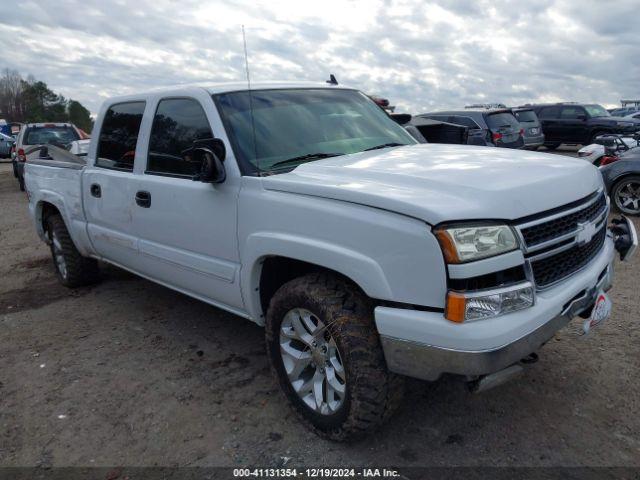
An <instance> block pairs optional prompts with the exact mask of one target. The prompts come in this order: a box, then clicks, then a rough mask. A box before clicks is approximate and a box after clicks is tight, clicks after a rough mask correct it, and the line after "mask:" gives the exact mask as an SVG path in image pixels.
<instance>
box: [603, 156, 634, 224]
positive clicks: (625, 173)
mask: <svg viewBox="0 0 640 480" xmlns="http://www.w3.org/2000/svg"><path fill="white" fill-rule="evenodd" d="M618 158H619V159H618V160H616V161H615V162H613V163H609V164H608V165H605V166H604V167H600V172H601V173H602V178H603V179H604V183H605V185H606V186H607V192H609V196H610V197H611V201H612V202H613V204H614V205H615V207H616V208H617V209H618V210H620V211H621V212H622V213H626V214H629V215H640V147H636V148H632V149H630V150H627V151H626V152H623V153H620V154H618Z"/></svg>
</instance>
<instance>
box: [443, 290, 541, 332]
mask: <svg viewBox="0 0 640 480" xmlns="http://www.w3.org/2000/svg"><path fill="white" fill-rule="evenodd" d="M533 302H534V296H533V286H532V285H531V283H530V282H523V283H520V284H518V285H514V286H511V287H505V288H500V289H495V290H489V291H478V292H456V291H449V293H448V294H447V308H446V310H445V317H446V318H447V320H451V321H452V322H456V323H461V322H465V321H466V322H471V321H473V320H483V319H486V318H493V317H498V316H500V315H504V314H506V313H512V312H517V311H518V310H523V309H525V308H528V307H531V306H532V305H533Z"/></svg>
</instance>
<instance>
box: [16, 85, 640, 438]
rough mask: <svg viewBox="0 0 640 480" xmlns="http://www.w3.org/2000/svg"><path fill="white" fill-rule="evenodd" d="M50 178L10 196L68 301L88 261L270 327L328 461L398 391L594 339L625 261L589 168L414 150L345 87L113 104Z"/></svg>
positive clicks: (41, 174)
mask: <svg viewBox="0 0 640 480" xmlns="http://www.w3.org/2000/svg"><path fill="white" fill-rule="evenodd" d="M51 148H53V149H55V147H51ZM51 157H52V151H48V152H47V158H46V159H37V158H35V159H31V158H30V159H29V160H28V161H27V166H26V186H27V190H28V194H29V199H30V211H31V214H32V216H33V220H34V221H35V226H36V228H37V231H38V233H39V235H40V236H41V238H42V239H43V240H44V241H45V242H47V243H48V244H49V245H50V246H51V251H52V254H53V258H54V264H55V267H56V271H57V273H58V275H59V278H60V280H61V281H62V283H64V284H65V285H67V286H69V287H74V286H78V285H82V284H84V283H87V282H91V281H94V280H95V279H96V275H97V274H98V263H97V261H98V260H100V261H104V262H108V263H111V264H113V265H117V266H119V267H122V268H125V269H127V270H130V271H132V272H135V273H136V274H139V275H141V276H143V277H145V278H148V279H150V280H153V281H155V282H158V283H160V284H163V285H166V286H167V287H169V288H173V289H175V290H178V291H180V292H184V293H185V294H187V295H191V296H192V297H195V298H198V299H200V300H203V301H205V302H208V303H210V304H212V305H215V306H217V307H220V308H222V309H225V310H228V311H230V312H233V313H235V314H237V315H238V316H239V317H244V318H247V319H250V320H252V321H254V322H256V323H258V324H260V325H264V326H265V330H266V344H267V351H268V357H269V359H270V362H271V365H272V368H273V370H274V372H275V374H276V376H277V378H278V380H279V383H280V386H281V388H282V390H283V392H284V393H285V395H286V397H287V398H288V399H289V401H290V402H291V404H292V405H293V407H294V409H295V410H296V412H297V413H298V414H299V416H300V418H301V419H302V420H303V422H305V423H306V424H307V425H308V426H310V427H311V428H313V429H314V430H315V431H316V432H317V433H319V434H320V435H323V436H325V437H327V438H331V439H334V440H344V439H348V438H352V437H356V436H359V435H362V434H365V433H367V432H369V431H371V430H372V429H373V428H375V427H376V426H378V425H379V424H380V423H381V422H382V421H383V420H384V419H385V418H387V417H388V415H389V413H390V412H391V411H392V410H393V407H394V405H396V404H397V403H398V402H397V401H398V399H399V398H400V397H401V393H402V383H403V382H402V379H403V376H411V377H417V378H420V379H425V380H435V379H437V378H438V377H440V376H441V375H442V374H444V373H447V374H456V375H460V376H462V378H463V379H464V380H465V381H467V382H470V384H471V385H473V387H474V388H476V389H483V388H487V387H489V386H492V385H495V384H498V383H500V382H502V381H504V380H506V379H507V378H510V377H511V376H513V375H514V374H515V373H517V372H519V371H520V370H521V368H522V364H523V363H531V362H532V361H533V360H535V358H537V357H536V356H535V353H534V352H536V351H537V350H538V348H539V347H540V346H541V345H543V344H544V343H545V342H546V341H548V340H549V339H550V338H551V337H552V336H553V335H554V334H555V333H556V331H557V330H559V329H560V328H562V327H563V326H565V325H566V324H567V323H568V322H569V321H570V320H571V319H572V318H573V317H574V316H576V315H578V314H581V315H582V316H584V317H586V318H587V319H588V320H587V321H586V322H585V326H584V328H585V330H588V329H589V328H590V327H591V326H593V325H595V324H597V323H599V322H600V321H602V320H603V319H604V318H605V317H606V316H607V314H608V311H609V309H610V303H609V301H608V299H607V295H606V294H605V293H604V292H606V291H607V290H608V289H609V288H610V287H611V283H612V274H613V269H612V265H613V264H612V262H613V260H614V256H615V251H616V250H618V251H619V252H620V255H621V257H622V258H623V259H624V258H626V257H629V256H630V255H631V254H632V253H633V251H634V249H635V246H636V245H637V239H636V234H635V230H634V228H633V225H632V224H631V223H629V222H628V221H627V220H626V219H624V218H622V219H620V220H617V221H615V222H614V224H613V226H612V227H608V226H607V218H608V213H609V200H608V198H607V196H606V194H605V192H604V190H603V182H602V178H601V176H600V173H599V171H598V170H597V169H596V168H595V167H593V166H592V165H589V164H588V163H586V162H584V161H582V160H577V159H576V160H574V159H567V158H566V157H563V158H562V159H560V158H558V157H554V156H552V155H549V154H541V153H533V152H523V151H514V150H508V149H500V148H486V147H475V146H461V145H434V144H418V143H416V141H415V140H414V139H413V138H412V137H411V136H410V135H409V134H407V132H406V131H405V130H404V129H403V128H402V127H400V126H399V125H397V124H396V123H394V122H393V121H392V120H391V119H390V118H389V117H388V116H387V114H386V113H385V112H383V111H382V110H381V109H380V108H379V107H378V106H376V105H375V104H374V103H373V102H372V101H371V100H370V99H369V98H367V97H366V96H365V95H364V94H362V93H360V92H359V91H357V90H354V89H349V88H344V87H341V86H340V87H339V86H328V85H325V84H323V85H317V84H263V85H259V86H257V87H255V86H254V88H253V89H252V90H247V88H246V85H217V86H211V87H207V88H201V87H188V88H186V87H184V88H176V89H169V90H164V91H154V92H152V93H145V94H140V95H130V96H125V97H120V98H114V99H111V100H108V101H107V102H105V103H104V105H103V106H102V108H101V111H100V113H99V115H98V118H97V120H96V124H95V130H94V136H93V139H92V140H91V145H90V149H89V154H88V155H87V157H86V164H85V161H84V160H82V159H81V158H79V157H76V156H74V155H69V161H68V162H65V161H64V159H63V160H60V159H59V158H58V159H55V158H54V159H53V160H52V159H51ZM53 157H55V155H53ZM523 360H524V362H523ZM575 361H579V359H575Z"/></svg>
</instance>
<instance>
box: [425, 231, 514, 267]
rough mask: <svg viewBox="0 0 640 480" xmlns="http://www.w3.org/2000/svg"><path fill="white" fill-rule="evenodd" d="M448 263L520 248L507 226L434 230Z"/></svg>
mask: <svg viewBox="0 0 640 480" xmlns="http://www.w3.org/2000/svg"><path fill="white" fill-rule="evenodd" d="M434 233H435V235H436V237H437V238H438V241H439V242H440V246H441V248H442V252H443V253H444V257H445V260H446V261H447V263H463V262H469V261H471V260H478V259H481V258H487V257H492V256H494V255H500V254H501V253H505V252H510V251H511V250H515V249H516V248H518V242H517V241H516V237H515V235H514V234H513V231H512V230H511V228H510V227H508V226H507V225H478V226H451V227H447V226H444V227H439V228H437V229H435V230H434Z"/></svg>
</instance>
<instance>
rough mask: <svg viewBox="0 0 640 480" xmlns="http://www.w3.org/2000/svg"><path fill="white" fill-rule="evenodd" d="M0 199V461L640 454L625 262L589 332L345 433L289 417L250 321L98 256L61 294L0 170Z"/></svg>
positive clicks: (588, 461) (534, 461) (634, 271)
mask: <svg viewBox="0 0 640 480" xmlns="http://www.w3.org/2000/svg"><path fill="white" fill-rule="evenodd" d="M565 154H570V152H565ZM0 205H1V208H2V213H1V216H0V245H1V251H0V258H1V261H0V466H3V467H7V466H41V467H50V466H119V465H120V466H130V465H137V466H239V465H254V466H262V467H268V466H279V465H283V464H285V463H286V464H287V466H291V465H298V466H300V465H307V466H325V465H326V466H346V465H359V466H388V465H394V466H418V465H419V466H451V465H471V466H473V465H488V466H523V465H526V466H558V465H562V466H576V465H588V466H636V467H638V466H640V400H639V398H640V382H639V381H638V380H639V379H640V378H639V377H640V373H639V372H640V368H639V367H640V356H639V345H640V332H639V329H638V321H637V314H638V305H639V304H640V294H639V293H638V286H637V285H638V284H637V283H635V282H636V281H637V278H638V268H639V261H640V260H638V258H636V259H635V260H634V262H633V263H631V264H628V265H621V264H618V265H617V267H618V268H617V279H616V286H615V288H614V289H613V290H612V295H611V296H612V300H613V304H614V310H613V316H612V318H611V319H610V320H609V321H608V323H606V324H605V325H603V326H602V327H601V329H600V330H599V331H597V332H596V333H595V334H594V335H590V336H588V337H586V338H585V337H579V336H578V335H577V327H576V326H575V324H572V326H570V327H569V328H567V329H565V330H564V331H562V332H561V333H560V334H559V335H558V336H557V338H556V339H555V340H553V341H551V342H550V343H549V344H548V345H547V346H545V347H544V349H542V351H541V357H540V361H539V362H538V363H537V364H536V365H535V366H534V367H533V368H531V369H529V370H528V371H527V372H526V373H525V375H524V376H521V377H520V378H519V379H517V380H515V381H513V382H511V383H509V384H506V385H503V386H501V387H499V388H496V389H494V390H491V391H488V392H485V393H482V394H478V395H472V394H469V393H467V391H466V389H465V388H464V385H463V384H462V383H461V382H459V381H457V380H455V379H451V378H447V379H443V380H441V381H439V382H436V383H431V384H429V383H423V382H417V381H411V382H410V384H409V391H408V393H407V396H406V400H405V402H404V404H403V406H402V408H401V410H400V411H399V413H398V414H397V416H395V417H394V418H393V419H392V421H391V422H390V423H389V424H388V425H386V426H385V427H384V428H383V429H382V430H381V431H379V432H378V433H377V434H376V435H374V436H372V437H370V438H368V439H365V440H364V441H361V442H358V443H355V444H350V445H344V444H333V443H330V442H327V441H323V440H320V439H319V438H317V437H315V436H313V435H312V434H310V433H309V432H308V431H307V430H305V428H304V427H302V426H301V425H300V424H299V423H298V421H297V420H296V418H295V416H294V414H293V413H292V412H291V411H290V409H289V407H288V405H287V404H286V403H285V401H284V398H283V396H282V395H281V394H280V393H279V391H278V390H277V387H276V384H275V382H274V380H273V379H272V377H271V376H270V372H269V369H268V366H267V358H266V356H265V352H264V345H263V331H262V329H261V328H260V327H258V326H256V325H254V324H253V323H250V322H248V321H245V320H243V319H240V318H238V317H235V316H234V315H231V314H229V313H226V312H223V311H220V310H217V309H215V308H213V307H211V306H208V305H205V304H203V303H201V302H198V301H196V300H193V299H191V298H189V297H186V296H184V295H181V294H179V293H175V292H173V291H171V290H169V289H167V288H164V287H161V286H158V285H155V284H153V283H151V282H149V281H146V280H143V279H140V278H137V277H135V276H133V275H130V274H128V273H125V272H123V271H120V270H118V269H115V268H112V267H105V268H103V277H104V278H103V281H102V282H101V283H100V284H98V285H96V286H93V287H90V288H81V289H77V290H67V289H65V288H64V287H62V286H60V285H59V284H58V283H57V281H56V278H55V276H54V273H53V267H52V263H51V261H50V258H49V251H48V249H47V247H46V246H45V245H44V244H43V243H41V242H40V241H39V239H38V238H37V236H36V234H35V232H34V229H33V227H32V225H31V223H30V220H29V218H28V212H27V199H26V196H25V195H24V193H21V192H20V191H19V190H18V185H17V182H16V181H15V179H14V178H13V176H12V174H11V169H10V165H9V164H2V165H0ZM637 225H638V227H640V224H638V223H637ZM114 478H115V477H114Z"/></svg>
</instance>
